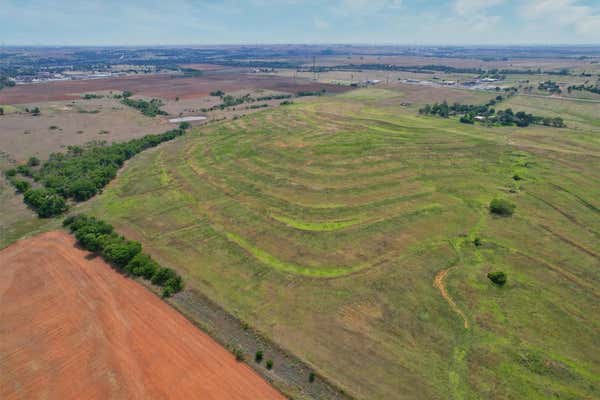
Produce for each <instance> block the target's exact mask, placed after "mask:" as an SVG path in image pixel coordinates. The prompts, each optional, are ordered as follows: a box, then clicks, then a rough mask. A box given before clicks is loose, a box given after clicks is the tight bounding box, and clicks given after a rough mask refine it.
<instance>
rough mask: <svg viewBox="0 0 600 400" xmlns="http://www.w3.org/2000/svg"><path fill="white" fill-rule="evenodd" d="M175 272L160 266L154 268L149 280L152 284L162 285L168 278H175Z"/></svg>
mask: <svg viewBox="0 0 600 400" xmlns="http://www.w3.org/2000/svg"><path fill="white" fill-rule="evenodd" d="M176 276H177V274H176V273H175V271H173V270H172V269H171V268H166V267H160V268H159V269H157V270H156V272H155V273H154V275H152V279H151V280H150V281H151V282H152V283H153V284H154V285H159V286H164V285H165V284H166V283H167V282H168V281H169V280H170V279H172V278H175V277H176Z"/></svg>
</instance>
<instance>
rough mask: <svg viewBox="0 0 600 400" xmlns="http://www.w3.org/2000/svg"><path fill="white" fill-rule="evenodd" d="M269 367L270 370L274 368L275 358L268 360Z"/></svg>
mask: <svg viewBox="0 0 600 400" xmlns="http://www.w3.org/2000/svg"><path fill="white" fill-rule="evenodd" d="M267 369H268V370H271V369H273V360H267Z"/></svg>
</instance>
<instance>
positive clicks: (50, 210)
mask: <svg viewBox="0 0 600 400" xmlns="http://www.w3.org/2000/svg"><path fill="white" fill-rule="evenodd" d="M188 127H189V124H187V123H182V124H180V126H179V128H178V129H173V130H170V131H167V132H164V133H161V134H157V135H146V136H143V137H141V138H138V139H132V140H129V141H127V142H124V143H112V144H107V143H106V142H99V141H96V142H90V143H88V144H86V145H84V146H69V147H68V148H67V152H66V153H52V154H50V157H49V158H48V160H47V161H45V162H44V163H42V164H41V165H40V161H39V160H37V159H35V157H33V158H31V159H30V160H29V162H28V163H27V164H25V165H19V166H18V167H17V168H16V169H9V170H7V171H6V172H5V175H6V176H7V178H8V180H9V182H10V183H11V184H12V185H13V186H14V187H15V189H16V190H17V191H19V192H22V193H24V197H23V199H24V201H25V203H26V204H27V205H29V206H30V207H31V208H32V209H34V210H35V211H36V212H37V213H38V215H39V216H40V217H42V218H48V217H52V216H55V215H59V214H62V213H63V212H65V211H66V210H67V208H68V206H67V199H72V200H74V201H76V202H79V201H85V200H87V199H89V198H90V197H92V196H94V195H95V194H96V193H98V192H99V191H100V190H101V189H102V188H103V187H104V186H106V185H107V184H108V183H109V182H110V181H111V180H112V179H113V178H114V177H115V176H116V175H117V171H118V170H119V169H120V168H121V167H122V166H123V163H124V162H125V161H126V160H128V159H130V158H131V157H133V156H134V155H136V154H137V153H139V152H141V151H143V150H145V149H148V148H150V147H154V146H157V145H159V144H160V143H163V142H166V141H169V140H172V139H174V138H176V137H178V136H181V135H183V134H184V133H185V130H186V129H187V128H188ZM38 165H39V167H38ZM17 175H21V176H23V177H27V178H31V179H32V180H33V181H34V182H37V183H38V184H39V186H42V187H38V188H31V183H30V182H29V181H27V180H23V179H20V178H18V176H17Z"/></svg>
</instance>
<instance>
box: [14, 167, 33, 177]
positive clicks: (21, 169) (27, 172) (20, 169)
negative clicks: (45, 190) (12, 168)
mask: <svg viewBox="0 0 600 400" xmlns="http://www.w3.org/2000/svg"><path fill="white" fill-rule="evenodd" d="M17 172H18V173H19V174H21V175H24V176H32V172H31V168H29V166H28V165H19V166H18V167H17Z"/></svg>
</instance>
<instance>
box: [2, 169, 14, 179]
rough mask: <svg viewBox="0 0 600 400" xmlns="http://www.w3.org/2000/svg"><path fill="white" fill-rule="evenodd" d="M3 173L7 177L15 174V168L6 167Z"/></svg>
mask: <svg viewBox="0 0 600 400" xmlns="http://www.w3.org/2000/svg"><path fill="white" fill-rule="evenodd" d="M4 175H6V177H8V178H11V177H13V176H16V175H17V170H16V169H14V168H11V169H7V170H6V171H4Z"/></svg>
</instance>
